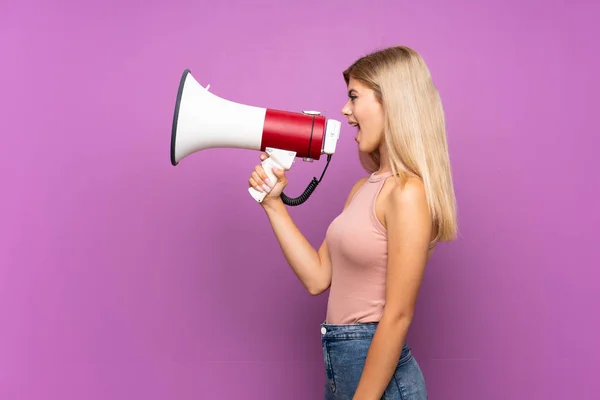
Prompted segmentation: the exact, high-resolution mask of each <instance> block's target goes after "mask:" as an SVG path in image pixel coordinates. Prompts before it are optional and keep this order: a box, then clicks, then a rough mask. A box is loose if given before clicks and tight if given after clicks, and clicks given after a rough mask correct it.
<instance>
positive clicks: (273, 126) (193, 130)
mask: <svg viewBox="0 0 600 400" xmlns="http://www.w3.org/2000/svg"><path fill="white" fill-rule="evenodd" d="M209 88H210V85H208V86H207V87H203V86H202V85H200V84H199V83H198V82H197V81H196V79H194V77H193V76H192V74H191V72H190V70H189V69H186V70H184V71H183V74H182V76H181V79H180V82H179V89H178V91H177V101H176V104H175V113H174V115H173V127H172V131H171V164H172V165H173V166H176V165H178V164H179V162H180V161H181V160H182V159H183V158H185V157H187V156H189V155H190V154H192V153H195V152H198V151H201V150H205V149H210V148H239V149H248V150H257V151H263V152H266V153H267V154H269V157H268V158H267V159H266V160H265V161H263V162H262V166H263V168H264V170H265V172H266V174H267V176H268V177H269V179H271V181H272V182H276V181H277V178H276V177H275V175H274V174H273V172H272V168H273V167H274V166H277V167H278V168H281V169H284V170H289V169H290V168H291V167H292V164H293V163H294V160H295V159H296V158H301V159H302V160H304V161H308V162H310V161H313V160H319V159H320V158H321V156H322V155H323V154H326V155H327V165H326V166H325V168H324V170H323V174H322V175H321V178H320V179H319V180H317V179H316V178H313V180H312V181H311V182H310V184H309V185H308V187H307V188H306V190H305V191H304V193H303V194H302V195H301V196H299V197H296V198H289V197H287V196H286V195H285V194H283V193H282V195H281V197H282V200H283V201H284V203H285V204H287V205H292V206H296V205H299V204H302V203H304V202H305V201H306V200H307V199H308V197H309V196H310V195H311V194H312V192H313V191H314V190H315V188H316V186H317V185H318V184H319V182H320V181H321V179H323V175H324V174H325V171H326V170H327V166H328V165H329V161H330V160H331V156H332V155H333V154H334V153H335V149H336V144H337V140H338V139H339V136H340V129H341V123H340V122H339V121H337V120H334V119H326V118H325V117H324V116H322V115H321V113H320V112H318V111H302V112H291V111H284V110H277V109H270V108H265V107H258V106H251V105H246V104H240V103H236V102H233V101H230V100H226V99H223V98H221V97H219V96H216V95H214V94H213V93H211V92H209V90H208V89H209ZM248 191H249V192H250V194H251V195H252V197H253V198H254V199H255V200H256V201H258V202H262V201H263V199H264V197H265V196H266V193H265V192H259V191H257V190H255V189H254V188H252V187H250V188H248Z"/></svg>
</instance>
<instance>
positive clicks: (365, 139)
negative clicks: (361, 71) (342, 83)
mask: <svg viewBox="0 0 600 400" xmlns="http://www.w3.org/2000/svg"><path fill="white" fill-rule="evenodd" d="M348 97H349V98H348V101H347V102H346V104H345V105H344V108H342V114H344V115H345V116H346V117H347V118H348V123H349V124H350V125H352V126H356V127H357V129H358V132H357V134H356V136H355V138H354V140H356V142H357V143H358V148H359V150H360V151H363V152H365V153H371V152H373V151H375V150H377V149H379V146H380V144H381V139H382V137H383V129H384V113H383V108H382V107H381V104H380V103H379V101H377V98H376V97H375V92H374V91H373V90H372V89H370V88H369V87H367V86H365V85H364V84H363V83H361V82H360V81H357V80H355V79H354V78H350V81H349V83H348Z"/></svg>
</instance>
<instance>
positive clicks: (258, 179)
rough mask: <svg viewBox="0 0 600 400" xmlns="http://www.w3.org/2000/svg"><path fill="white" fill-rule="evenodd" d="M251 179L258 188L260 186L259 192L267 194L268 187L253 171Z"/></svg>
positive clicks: (269, 188)
mask: <svg viewBox="0 0 600 400" xmlns="http://www.w3.org/2000/svg"><path fill="white" fill-rule="evenodd" d="M252 178H253V179H254V182H256V184H257V185H258V186H260V187H261V188H262V189H263V190H261V191H265V192H267V193H269V192H270V191H271V187H270V186H269V185H267V184H266V183H265V182H264V181H263V180H262V179H261V178H260V176H259V175H258V173H257V172H256V171H254V172H253V173H252Z"/></svg>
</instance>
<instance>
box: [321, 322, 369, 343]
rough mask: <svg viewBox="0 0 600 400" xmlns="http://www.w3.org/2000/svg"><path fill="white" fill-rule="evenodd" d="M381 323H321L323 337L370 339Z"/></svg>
mask: <svg viewBox="0 0 600 400" xmlns="http://www.w3.org/2000/svg"><path fill="white" fill-rule="evenodd" d="M378 325H379V323H377V322H365V323H360V324H345V325H336V324H328V323H325V322H324V323H322V324H321V336H322V337H323V339H369V338H372V337H373V335H374V334H375V330H376V329H377V326H378Z"/></svg>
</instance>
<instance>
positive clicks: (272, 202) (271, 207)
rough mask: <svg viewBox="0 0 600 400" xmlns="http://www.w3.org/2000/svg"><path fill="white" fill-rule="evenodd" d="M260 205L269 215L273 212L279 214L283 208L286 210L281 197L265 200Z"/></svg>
mask: <svg viewBox="0 0 600 400" xmlns="http://www.w3.org/2000/svg"><path fill="white" fill-rule="evenodd" d="M260 205H261V206H262V208H263V210H265V212H266V213H267V214H269V213H271V212H277V211H278V210H281V208H282V207H283V208H285V204H283V200H281V197H279V196H278V197H275V198H270V199H266V198H265V200H264V201H263V202H261V203H260Z"/></svg>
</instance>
